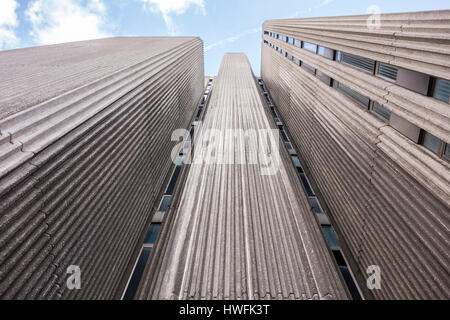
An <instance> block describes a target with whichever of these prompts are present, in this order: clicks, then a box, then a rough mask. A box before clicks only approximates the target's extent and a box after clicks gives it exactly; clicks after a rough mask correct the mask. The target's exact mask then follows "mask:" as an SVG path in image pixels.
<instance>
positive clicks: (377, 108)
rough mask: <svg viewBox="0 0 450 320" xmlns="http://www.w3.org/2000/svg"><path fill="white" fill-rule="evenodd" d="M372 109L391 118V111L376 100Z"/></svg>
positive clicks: (384, 116) (388, 118)
mask: <svg viewBox="0 0 450 320" xmlns="http://www.w3.org/2000/svg"><path fill="white" fill-rule="evenodd" d="M372 110H373V112H375V113H376V114H378V115H380V116H382V117H383V118H385V119H386V120H388V121H389V120H390V119H391V112H390V111H389V110H388V109H386V108H385V107H383V106H382V105H380V104H379V103H378V102H376V101H374V102H373V107H372Z"/></svg>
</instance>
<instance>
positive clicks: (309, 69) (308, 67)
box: [302, 62, 316, 75]
mask: <svg viewBox="0 0 450 320" xmlns="http://www.w3.org/2000/svg"><path fill="white" fill-rule="evenodd" d="M302 68H303V69H305V70H306V71H308V72H309V73H312V74H314V75H315V74H316V69H315V68H313V67H311V66H310V65H309V64H306V63H304V62H303V63H302Z"/></svg>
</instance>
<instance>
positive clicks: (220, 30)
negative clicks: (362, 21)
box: [0, 0, 449, 75]
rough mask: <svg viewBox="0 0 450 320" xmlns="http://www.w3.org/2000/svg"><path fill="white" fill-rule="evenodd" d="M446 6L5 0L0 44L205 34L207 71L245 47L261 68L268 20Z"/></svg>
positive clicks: (359, 0) (317, 0)
mask: <svg viewBox="0 0 450 320" xmlns="http://www.w3.org/2000/svg"><path fill="white" fill-rule="evenodd" d="M373 5H375V6H377V7H379V8H380V10H381V12H382V13H389V12H406V11H419V10H437V9H448V8H449V3H448V0H446V1H444V0H426V1H423V0H421V1H417V0H406V1H405V0H401V1H399V0H397V1H394V0H389V1H385V0H368V1H367V0H273V1H268V0H259V1H258V0H239V1H238V0H0V49H2V50H7V49H15V48H23V47H30V46H36V45H44V44H53V43H61V42H70V41H76V40H86V39H95V38H102V37H109V36H168V35H177V36H199V37H201V38H202V39H203V41H204V43H205V72H206V74H207V75H216V74H217V71H218V68H219V65H220V61H221V59H222V56H223V55H224V54H225V53H226V52H245V53H246V54H247V56H248V57H249V59H250V62H251V63H252V67H253V71H254V72H255V74H257V75H259V73H260V56H261V25H262V23H263V22H264V20H267V19H274V18H277V19H278V18H288V17H298V18H303V17H319V16H336V15H350V14H366V13H368V8H370V7H371V6H373Z"/></svg>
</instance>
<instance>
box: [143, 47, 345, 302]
mask: <svg viewBox="0 0 450 320" xmlns="http://www.w3.org/2000/svg"><path fill="white" fill-rule="evenodd" d="M195 128H196V129H197V127H195ZM276 128H277V126H276V124H275V122H274V120H273V119H272V117H271V116H270V109H269V108H268V106H267V105H266V104H265V99H264V96H263V95H262V92H261V91H260V89H259V86H258V82H257V79H256V78H255V76H254V75H253V73H252V71H251V68H250V64H249V62H248V60H247V57H246V56H245V55H244V54H227V55H225V57H224V58H223V60H222V65H221V68H220V71H219V75H218V76H217V78H216V79H215V80H214V84H213V86H212V92H211V96H210V98H209V100H208V105H207V111H206V114H205V115H204V116H203V126H202V128H201V129H198V130H199V131H198V134H199V135H201V136H202V139H204V138H205V135H208V134H211V133H209V132H208V131H207V130H208V129H215V130H221V131H224V130H226V129H233V130H244V131H247V130H258V131H260V130H264V129H276ZM276 134H277V137H276V139H277V140H278V139H280V136H279V133H278V132H276ZM206 138H207V139H208V138H209V137H206ZM239 138H242V137H237V138H236V139H237V140H239ZM233 139H234V138H233V137H228V136H227V137H225V139H224V141H223V143H220V144H219V147H218V148H217V150H215V152H216V153H217V154H220V153H221V151H222V150H224V152H223V154H225V155H226V157H231V159H239V158H241V157H244V158H245V159H246V161H245V164H229V163H228V162H227V164H223V162H217V164H212V163H211V162H203V163H199V162H197V161H194V163H193V164H191V165H190V166H185V167H184V170H185V172H184V176H185V177H184V179H183V182H182V183H181V187H180V189H179V190H178V192H175V198H174V199H173V200H172V201H173V204H172V206H171V208H170V209H168V210H167V212H166V213H165V215H166V216H167V217H166V219H165V226H164V230H163V231H162V232H161V235H160V237H159V238H158V241H157V243H156V248H155V251H154V252H153V253H152V262H151V263H150V264H148V265H147V268H146V270H145V272H144V275H143V278H142V281H141V285H140V290H139V291H138V294H137V296H136V298H138V299H196V300H198V299H208V300H209V299H227V300H229V299H347V298H348V297H349V295H348V291H347V289H346V288H345V285H344V281H343V279H342V278H341V276H340V274H339V269H338V266H337V264H336V263H335V262H334V261H333V258H332V254H331V251H330V250H329V249H328V248H327V244H326V240H325V237H324V236H323V235H322V234H321V230H320V228H319V225H318V223H317V221H316V217H315V214H314V212H313V211H312V209H311V205H310V203H309V201H308V195H307V194H306V191H305V189H304V188H303V187H302V184H301V182H300V179H299V178H298V172H297V170H296V168H295V167H294V165H293V163H292V159H291V156H290V155H289V153H288V151H287V150H286V149H285V148H284V144H282V146H283V148H282V149H280V156H281V161H280V166H279V170H278V171H277V172H276V174H273V175H262V174H261V168H262V166H263V165H262V164H260V163H250V162H249V161H248V159H249V157H250V156H251V155H252V154H256V153H258V152H259V151H258V150H257V148H256V144H251V143H250V144H249V145H248V146H246V147H242V145H243V144H245V141H243V140H244V139H243V138H242V139H241V140H239V141H237V143H236V145H235V146H233V147H232V148H231V150H229V149H227V146H229V145H232V144H233ZM194 141H196V140H194ZM201 141H203V140H200V141H199V142H197V145H194V160H195V157H196V156H198V155H200V154H201V151H199V149H200V148H199V146H198V144H199V143H201Z"/></svg>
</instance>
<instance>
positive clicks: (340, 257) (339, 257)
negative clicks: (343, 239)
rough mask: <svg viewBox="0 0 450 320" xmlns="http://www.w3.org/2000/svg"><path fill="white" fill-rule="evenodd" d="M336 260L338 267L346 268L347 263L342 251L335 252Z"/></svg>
mask: <svg viewBox="0 0 450 320" xmlns="http://www.w3.org/2000/svg"><path fill="white" fill-rule="evenodd" d="M333 255H334V258H335V259H336V262H337V264H338V266H342V267H346V266H347V263H346V262H345V259H344V256H343V255H342V252H341V250H333Z"/></svg>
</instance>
